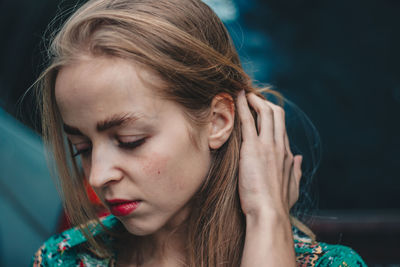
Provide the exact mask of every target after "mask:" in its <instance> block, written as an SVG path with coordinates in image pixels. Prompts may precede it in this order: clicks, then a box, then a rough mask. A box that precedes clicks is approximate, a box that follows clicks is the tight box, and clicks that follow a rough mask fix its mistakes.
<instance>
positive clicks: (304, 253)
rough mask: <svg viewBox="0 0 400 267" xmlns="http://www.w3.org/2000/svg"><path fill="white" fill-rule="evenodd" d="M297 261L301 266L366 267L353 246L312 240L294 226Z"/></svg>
mask: <svg viewBox="0 0 400 267" xmlns="http://www.w3.org/2000/svg"><path fill="white" fill-rule="evenodd" d="M293 234H294V246H295V252H296V261H297V264H298V266H301V267H314V266H315V267H344V266H347V267H366V266H367V265H366V264H365V262H364V261H363V260H362V258H361V257H360V256H359V255H358V254H357V253H356V252H355V251H354V250H353V249H351V248H349V247H346V246H342V245H330V244H326V243H322V242H312V240H311V239H310V238H309V237H308V236H306V235H305V234H303V233H302V232H301V231H300V230H298V229H296V228H294V229H293Z"/></svg>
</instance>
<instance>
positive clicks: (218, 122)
mask: <svg viewBox="0 0 400 267" xmlns="http://www.w3.org/2000/svg"><path fill="white" fill-rule="evenodd" d="M210 117H211V118H210V125H209V126H210V127H209V136H208V145H209V147H210V149H218V148H220V147H221V146H222V145H223V144H224V143H225V142H226V141H227V140H228V138H229V136H230V135H231V133H232V129H233V124H234V120H235V105H234V101H233V98H232V97H231V96H230V95H229V94H227V93H221V94H218V95H216V96H215V97H214V98H213V100H212V102H211V110H210Z"/></svg>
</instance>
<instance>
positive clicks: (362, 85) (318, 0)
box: [0, 0, 400, 267]
mask: <svg viewBox="0 0 400 267" xmlns="http://www.w3.org/2000/svg"><path fill="white" fill-rule="evenodd" d="M80 2H84V1H80ZM206 2H207V3H208V4H210V6H212V7H213V8H214V10H215V11H216V12H217V13H218V15H220V17H221V18H222V19H223V20H224V22H225V24H226V25H227V27H228V29H229V30H230V31H231V33H232V36H233V39H234V41H235V44H236V46H237V48H238V51H239V54H240V55H241V58H242V61H243V65H244V67H245V69H246V70H247V71H248V73H249V74H250V75H251V76H252V77H253V78H254V79H255V80H258V81H260V82H264V83H269V84H272V85H273V86H274V87H275V88H276V89H277V90H278V91H280V92H281V93H282V94H283V95H284V96H285V97H287V98H288V99H290V100H291V101H293V102H294V103H296V104H297V105H298V106H299V108H301V109H302V110H303V111H304V112H305V113H306V114H307V115H308V117H309V118H310V120H311V121H312V122H313V124H314V125H315V127H316V129H317V130H318V131H319V134H320V137H321V144H320V145H321V148H322V157H321V162H320V166H319V169H318V171H317V172H316V174H315V175H314V183H313V184H314V189H315V190H317V191H318V195H317V199H315V200H314V203H316V206H317V209H316V211H315V212H314V216H313V218H312V219H311V220H310V226H311V228H312V229H313V230H314V231H315V232H316V233H317V235H318V237H319V239H320V240H323V241H326V242H329V243H335V244H344V245H348V246H351V247H353V248H354V249H355V250H356V251H357V252H359V254H360V255H361V256H362V257H363V258H364V259H365V260H366V262H367V263H368V265H369V266H392V267H394V266H400V253H398V252H399V251H400V245H399V240H400V194H399V193H398V191H399V189H400V179H399V178H400V175H399V165H400V153H399V151H400V139H399V137H400V126H399V119H398V117H399V115H400V75H399V74H400V73H399V70H400V68H399V66H398V64H399V62H400V52H399V47H400V21H399V14H400V1H395V0H380V1H378V0H364V1H344V0H336V1H322V0H292V1H288V0H280V1H278V0H264V1H262V0H247V1H246V0H236V1H233V0H219V1H218V0H209V1H206ZM75 4H76V1H71V0H66V1H55V0H36V1H28V0H19V1H11V0H8V1H7V0H3V1H1V2H0V12H1V16H0V22H1V23H0V33H1V36H2V42H0V55H1V59H2V60H1V63H0V107H1V108H2V109H4V110H5V111H6V112H7V113H9V114H11V115H12V116H14V118H17V120H18V121H21V122H23V124H25V125H27V126H28V127H29V128H30V129H32V130H28V131H31V133H32V135H35V133H34V131H35V130H34V129H37V128H38V126H39V125H38V124H37V123H35V121H38V118H37V116H36V115H35V112H33V111H34V110H35V107H34V104H33V100H32V96H33V95H32V93H27V94H26V95H25V97H24V98H23V99H22V98H21V97H22V95H23V94H24V92H25V91H26V90H27V89H28V88H29V87H30V86H31V85H32V83H33V82H34V80H35V78H37V76H38V74H39V73H40V71H41V70H43V64H44V62H43V60H42V58H43V56H44V52H43V51H44V48H45V44H47V43H46V42H45V40H43V39H44V38H43V35H44V32H45V30H46V28H47V27H48V25H49V23H50V22H51V20H52V19H53V17H54V16H55V15H56V14H60V12H63V13H65V12H66V11H65V10H71V9H72V8H73V7H74V6H75ZM67 13H68V12H67ZM0 144H1V143H0ZM0 149H4V148H3V147H1V148H0ZM17 162H18V161H16V166H15V168H18V167H17V165H18V164H17ZM1 164H3V163H0V169H4V168H5V166H1ZM8 167H9V168H10V166H9V165H8ZM11 167H12V166H11ZM0 175H3V176H4V172H2V171H0ZM0 178H2V177H0ZM2 179H3V178H2ZM8 179H9V178H8ZM0 186H1V184H0ZM22 186H23V185H16V187H17V188H20V187H22ZM28 186H29V185H28ZM0 193H1V192H0ZM1 194H2V195H0V197H3V198H7V201H8V202H9V203H12V201H13V200H12V199H13V198H12V197H11V198H10V197H9V196H6V194H5V193H4V190H3V193H1ZM14 200H15V199H14ZM15 201H18V199H17V200H15ZM22 202H23V200H22ZM10 205H13V204H10ZM14 206H15V205H14ZM15 207H17V206H15ZM28 212H29V211H28ZM0 216H1V218H2V219H1V220H0V221H3V218H6V219H8V218H7V216H5V217H3V215H0ZM1 227H3V228H1ZM50 228H51V227H50ZM51 229H54V231H55V229H57V227H55V226H54V227H53V228H51ZM4 232H7V229H6V228H4V226H1V222H0V258H1V255H2V254H1V253H2V252H1V250H2V249H4V248H5V247H7V244H4V243H5V241H4V240H3V241H1V238H2V233H4ZM45 238H46V237H45V236H44V235H41V236H40V237H38V241H34V242H36V243H35V244H40V243H41V242H42V241H43V240H44V239H45ZM32 253H33V251H32ZM16 255H17V253H16ZM6 263H9V260H7V261H5V263H4V264H6ZM0 265H1V261H0ZM14 266H15V265H14Z"/></svg>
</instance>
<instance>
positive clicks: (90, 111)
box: [55, 56, 301, 267]
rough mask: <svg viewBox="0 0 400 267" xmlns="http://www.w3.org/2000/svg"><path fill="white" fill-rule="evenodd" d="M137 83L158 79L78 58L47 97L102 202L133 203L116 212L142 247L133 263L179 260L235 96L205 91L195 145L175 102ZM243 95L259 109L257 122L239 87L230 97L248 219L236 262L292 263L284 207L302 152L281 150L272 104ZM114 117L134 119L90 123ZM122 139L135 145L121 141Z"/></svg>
mask: <svg viewBox="0 0 400 267" xmlns="http://www.w3.org/2000/svg"><path fill="white" fill-rule="evenodd" d="M146 80H152V81H157V80H158V77H157V76H156V75H155V74H154V73H152V72H151V71H150V70H147V69H145V68H142V67H138V65H135V64H133V63H131V62H128V61H126V60H123V59H118V58H110V57H90V56H85V57H82V58H81V59H79V60H78V61H76V62H75V63H74V64H72V65H69V66H66V67H63V68H62V69H61V70H60V72H59V74H58V75H57V79H56V86H55V96H56V101H57V105H58V108H59V110H60V113H61V116H62V119H63V122H64V123H65V124H66V125H68V126H71V127H72V128H73V129H74V132H73V133H72V132H71V131H67V132H69V134H68V133H67V137H68V139H69V141H70V142H71V143H72V144H73V146H74V147H75V149H76V150H77V151H80V152H82V153H81V162H82V167H83V170H84V174H85V176H86V178H87V179H88V181H89V183H90V185H91V186H92V187H93V188H94V189H95V191H96V193H97V194H98V196H99V197H100V199H101V200H102V201H103V202H104V203H105V204H106V205H107V202H106V200H107V199H116V198H119V199H129V200H137V199H139V200H141V202H140V205H139V207H138V208H137V210H135V211H134V212H133V213H131V214H129V215H128V216H123V217H119V219H120V220H121V222H122V223H123V224H124V226H125V227H126V229H127V230H128V231H129V232H130V233H132V234H133V235H139V236H143V237H144V239H145V240H148V244H150V247H151V250H149V251H151V253H150V252H149V253H148V255H144V257H145V264H144V265H142V266H181V265H182V261H184V259H185V250H184V247H185V246H184V241H185V235H186V229H185V227H184V224H182V222H183V221H184V219H185V218H186V217H187V215H188V213H189V212H190V205H191V202H190V200H191V198H192V197H193V195H194V194H195V193H196V191H197V190H198V189H199V188H200V187H201V185H202V184H203V182H204V179H205V177H206V174H207V171H208V169H209V166H210V159H211V155H210V149H218V148H219V147H220V146H222V145H223V144H224V143H225V142H226V140H227V139H228V138H229V136H230V134H231V131H232V128H233V122H234V116H235V115H234V107H235V103H233V100H232V98H231V97H230V96H229V95H226V94H221V95H218V96H216V97H215V98H214V100H213V101H212V104H211V107H210V111H211V112H210V117H209V120H208V123H207V124H206V125H205V126H204V127H202V128H201V129H200V130H198V133H197V134H196V138H197V143H198V147H196V146H195V145H194V143H193V142H192V140H191V139H190V137H189V129H190V124H189V122H188V121H187V120H186V118H185V116H184V115H183V113H182V110H181V108H180V106H178V105H177V104H176V103H174V102H171V101H168V100H165V99H162V98H161V97H160V96H159V95H158V94H157V93H156V90H157V89H155V88H154V86H152V85H151V84H150V83H146V82H144V81H146ZM221 100H223V101H221ZM248 102H249V104H250V105H251V106H252V107H253V108H254V109H255V110H256V111H257V112H258V114H259V121H258V125H257V126H256V125H255V123H254V120H253V119H252V118H251V119H250V117H249V116H250V110H249V107H248V104H247V100H246V97H245V95H244V94H243V93H242V94H240V95H239V97H238V102H237V103H236V106H237V109H238V112H239V116H240V119H241V121H242V130H243V144H242V148H241V161H240V174H239V188H240V199H241V205H242V209H243V212H244V213H245V215H246V220H247V229H246V233H247V234H246V240H245V248H244V254H243V261H242V266H243V267H245V266H294V262H295V261H294V251H293V239H292V234H291V228H290V222H289V213H288V212H289V208H290V207H291V205H293V203H294V202H295V201H296V200H297V195H298V183H299V179H300V177H301V168H300V163H301V159H300V157H293V155H291V153H290V150H289V148H288V147H289V146H288V141H287V136H286V130H285V129H284V120H283V121H282V114H283V113H282V112H281V111H280V110H279V109H280V108H279V107H277V106H275V105H273V104H272V103H269V102H267V101H264V100H261V99H260V98H258V97H256V96H255V95H253V94H250V95H248ZM121 114H122V115H125V117H126V114H136V115H138V119H137V120H134V121H130V122H129V123H125V124H122V125H119V126H114V127H112V128H110V129H107V130H104V131H98V129H97V128H98V124H101V122H104V121H105V120H109V119H110V118H115V117H116V116H119V115H121ZM283 119H284V116H283ZM71 127H70V128H71ZM256 127H258V128H259V129H261V131H260V135H259V136H257V133H256ZM274 132H275V133H274ZM141 140H145V141H144V142H141ZM129 142H137V143H136V144H138V145H137V146H135V147H134V148H132V147H130V148H127V147H126V143H129ZM285 155H286V156H285ZM265 163H267V164H265ZM262 236H269V237H271V238H268V240H265V238H261V237H262ZM265 249H266V250H265ZM265 251H270V252H271V253H267V254H266V253H262V252H265ZM288 251H289V255H287V254H288ZM129 252H130V251H129V245H127V246H126V248H125V250H124V251H121V252H120V253H119V259H118V263H117V264H118V265H120V266H135V265H134V262H133V259H131V258H130V257H129V256H130V253H129ZM282 254H284V257H283V258H284V259H283V260H284V262H282V259H279V258H278V256H281V255H282ZM274 255H275V256H274ZM260 264H261V265H260ZM276 264H279V265H276Z"/></svg>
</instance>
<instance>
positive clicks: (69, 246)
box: [32, 215, 367, 267]
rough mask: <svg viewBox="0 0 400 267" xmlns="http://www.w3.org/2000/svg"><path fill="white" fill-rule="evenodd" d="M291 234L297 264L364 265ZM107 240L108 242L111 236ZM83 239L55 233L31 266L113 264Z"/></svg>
mask: <svg viewBox="0 0 400 267" xmlns="http://www.w3.org/2000/svg"><path fill="white" fill-rule="evenodd" d="M102 222H103V224H104V226H106V227H109V228H113V227H116V226H117V225H118V224H119V221H118V220H117V219H116V218H115V217H114V216H112V215H110V216H107V217H106V218H105V219H103V220H102ZM93 233H94V235H102V236H104V235H105V232H104V230H103V229H102V228H101V227H99V226H96V225H94V228H93ZM293 237H294V248H295V252H296V261H297V266H298V267H366V266H367V265H366V264H365V263H364V261H363V260H362V259H361V257H360V256H359V255H358V254H357V253H356V252H354V251H353V250H352V249H351V248H348V247H345V246H341V245H329V244H325V243H322V242H316V243H315V242H314V243H313V242H312V241H311V239H310V238H309V237H308V236H306V235H305V234H304V233H302V232H301V231H300V230H298V229H297V228H295V227H293ZM105 238H107V236H105ZM109 240H110V242H111V239H110V238H109ZM86 242H87V240H86V238H85V237H84V236H83V234H82V233H81V232H80V231H79V230H78V229H77V228H72V229H69V230H67V231H65V232H63V233H61V234H58V235H54V236H53V237H51V238H50V239H49V240H47V241H46V242H45V243H44V244H43V245H42V246H41V247H40V248H39V250H38V251H37V252H36V254H35V255H34V257H33V260H32V266H33V267H45V266H46V267H47V266H76V267H100V266H101V267H102V266H110V267H111V266H114V265H115V258H116V257H115V255H114V256H112V257H111V258H106V259H104V258H99V257H98V256H96V255H95V254H94V253H93V252H91V251H89V250H88V249H87V248H85V246H83V245H84V244H85V243H86Z"/></svg>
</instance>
